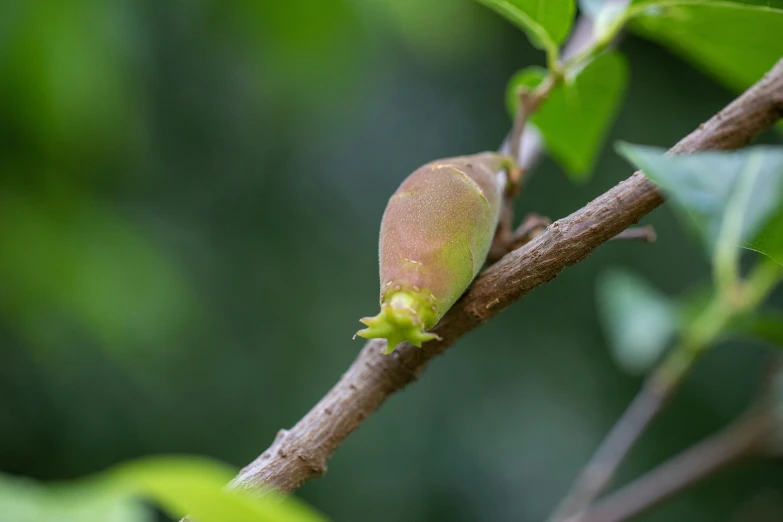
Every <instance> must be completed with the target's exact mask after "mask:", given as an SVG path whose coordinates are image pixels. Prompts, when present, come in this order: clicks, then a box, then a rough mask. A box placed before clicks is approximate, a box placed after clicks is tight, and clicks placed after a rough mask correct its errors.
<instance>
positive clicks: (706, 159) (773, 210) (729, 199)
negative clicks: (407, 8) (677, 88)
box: [618, 143, 783, 264]
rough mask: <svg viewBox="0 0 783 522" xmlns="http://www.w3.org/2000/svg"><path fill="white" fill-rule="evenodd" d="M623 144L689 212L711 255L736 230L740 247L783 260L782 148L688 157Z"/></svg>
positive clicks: (635, 161) (622, 149)
mask: <svg viewBox="0 0 783 522" xmlns="http://www.w3.org/2000/svg"><path fill="white" fill-rule="evenodd" d="M618 149H619V151H620V153H621V154H622V155H623V156H625V157H626V158H628V160H629V161H631V163H633V164H634V165H636V166H637V167H638V168H641V169H642V170H643V171H644V173H645V174H646V175H647V177H648V178H650V179H651V180H652V181H654V182H655V183H656V184H658V185H659V186H661V188H663V190H664V191H665V192H666V193H667V194H669V195H670V196H672V199H673V201H674V202H675V203H676V204H677V205H678V207H680V208H681V209H682V210H684V211H685V212H686V213H687V214H688V215H689V216H690V218H691V219H692V222H693V223H695V225H696V229H697V230H698V232H699V235H700V236H701V238H702V239H703V241H704V243H705V245H706V246H707V248H708V251H709V252H710V253H711V254H712V253H714V249H715V245H716V243H717V241H718V238H719V237H720V236H721V235H722V234H726V233H728V232H727V230H730V229H735V230H734V232H736V239H737V241H736V243H737V245H738V246H742V247H745V248H749V249H751V250H756V251H758V252H761V253H762V254H765V255H767V256H769V257H771V258H772V259H774V260H775V261H777V262H778V263H781V264H783V147H768V146H759V147H750V148H747V149H743V150H740V151H735V152H717V151H710V152H702V153H699V154H691V155H686V156H665V155H664V152H665V151H664V150H663V149H658V148H654V147H645V146H640V145H629V144H626V143H621V144H619V145H618Z"/></svg>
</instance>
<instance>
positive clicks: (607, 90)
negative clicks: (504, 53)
mask: <svg viewBox="0 0 783 522" xmlns="http://www.w3.org/2000/svg"><path fill="white" fill-rule="evenodd" d="M539 74H540V72H538V70H536V69H533V68H528V69H524V70H522V71H520V72H519V73H517V75H515V76H514V78H512V81H511V83H510V84H509V87H508V89H507V93H508V94H507V100H508V102H509V104H510V109H511V113H512V115H513V114H514V113H515V112H516V109H517V107H518V105H519V98H518V96H516V95H515V94H514V93H516V92H517V90H518V88H519V87H520V85H527V86H530V85H528V83H530V82H534V81H535V80H536V79H537V78H538V75H539ZM525 82H528V83H525ZM627 83H628V70H627V66H626V63H625V60H624V59H623V57H622V56H621V55H620V54H619V53H616V52H609V53H604V54H601V55H599V56H597V57H596V58H595V59H594V60H592V61H591V62H590V63H588V64H587V66H586V67H584V68H583V69H581V70H579V71H576V72H575V73H574V74H573V75H572V76H569V77H567V78H566V79H565V81H564V82H563V83H561V84H560V85H558V86H557V87H555V88H554V89H553V90H552V93H551V94H550V96H549V99H547V100H546V101H545V102H544V103H543V104H542V105H541V108H540V109H539V110H538V112H536V113H535V114H534V115H533V117H532V118H531V119H530V122H531V123H532V124H533V125H534V126H535V127H536V128H537V129H538V130H539V131H540V132H541V135H542V136H543V138H544V142H545V143H546V147H547V150H548V151H549V153H550V154H551V155H552V156H553V157H554V158H555V159H556V160H557V161H558V162H559V163H560V164H561V165H562V166H563V167H564V168H565V169H566V171H567V172H568V173H569V174H570V176H571V178H572V179H574V180H586V179H587V178H588V177H589V174H590V173H591V171H592V168H593V166H594V165H595V161H596V159H597V157H598V152H599V151H600V149H601V145H602V143H603V140H604V138H605V137H606V134H607V132H608V130H609V126H610V124H611V123H612V121H613V119H614V117H615V114H616V113H617V110H618V109H619V107H620V103H621V101H622V99H623V95H624V94H625V88H626V84H627Z"/></svg>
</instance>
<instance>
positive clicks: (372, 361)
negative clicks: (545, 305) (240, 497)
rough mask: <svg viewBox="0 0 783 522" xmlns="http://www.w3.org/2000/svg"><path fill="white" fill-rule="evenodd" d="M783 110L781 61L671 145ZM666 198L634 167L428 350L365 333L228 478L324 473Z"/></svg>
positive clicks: (486, 284) (742, 129) (685, 145)
mask: <svg viewBox="0 0 783 522" xmlns="http://www.w3.org/2000/svg"><path fill="white" fill-rule="evenodd" d="M781 116H783V60H781V61H780V62H778V64H777V65H776V66H775V67H774V68H773V70H772V71H770V72H769V73H767V75H765V77H764V78H763V79H761V80H760V81H759V82H758V83H757V84H756V85H754V86H753V87H751V88H750V89H749V90H748V91H746V92H745V93H744V94H742V95H741V96H740V97H739V98H737V99H736V100H735V101H734V102H732V103H731V104H729V105H728V106H727V107H726V108H724V109H723V110H722V111H720V112H719V113H718V114H716V115H715V116H714V117H712V118H711V119H710V120H709V121H707V122H706V123H704V124H702V125H700V126H699V128H698V129H696V130H695V131H693V132H692V133H691V134H689V135H688V136H687V137H685V138H684V139H683V140H681V141H680V142H679V143H678V144H677V145H675V146H674V147H673V148H672V149H671V152H672V153H674V154H687V153H692V152H697V151H701V150H707V149H736V148H739V147H742V146H744V145H747V144H748V143H749V142H750V141H751V140H752V139H753V138H754V137H755V136H757V135H758V134H759V133H761V132H763V131H764V130H766V129H768V128H769V127H770V126H772V125H773V124H774V123H775V122H776V121H778V120H779V119H780V118H781ZM661 203H663V199H662V197H661V195H660V194H659V193H658V191H657V189H656V187H655V185H653V184H652V183H651V182H650V181H648V180H647V179H646V178H645V177H644V175H642V173H641V172H636V173H635V174H634V175H632V176H631V177H630V178H628V179H627V180H625V181H623V182H621V183H620V184H618V185H617V186H615V187H614V188H612V189H611V190H609V191H608V192H606V193H605V194H603V195H601V196H599V197H598V198H596V199H595V200H593V201H592V202H590V203H588V204H587V205H586V206H585V207H584V208H582V209H580V210H578V211H576V212H574V213H573V214H571V215H570V216H568V217H566V218H564V219H561V220H559V221H556V222H555V223H553V224H552V225H551V226H549V227H548V228H547V229H546V230H545V231H544V232H543V233H542V234H540V235H538V236H537V237H535V238H534V239H533V240H532V241H530V242H529V243H527V244H526V245H525V246H523V247H522V248H520V249H518V250H515V251H513V252H511V253H510V254H508V255H507V256H505V257H504V258H503V259H501V260H500V261H498V262H497V263H496V264H494V265H493V266H491V267H490V268H488V269H487V270H486V271H484V272H483V273H481V274H480V275H479V276H478V278H477V279H476V281H474V283H473V285H472V286H471V287H470V289H469V290H468V292H466V294H465V295H464V296H463V297H462V299H460V301H459V302H457V304H456V305H455V306H454V307H453V308H452V309H451V310H450V311H449V312H448V313H447V314H446V316H445V317H444V318H443V319H442V320H441V322H440V323H439V324H438V326H437V327H436V328H435V332H436V333H437V334H438V335H439V336H440V337H441V340H439V341H432V342H429V343H426V344H425V345H424V346H423V347H422V348H421V349H418V348H415V347H413V346H410V345H408V344H403V345H401V346H400V347H398V348H397V350H395V352H394V353H393V354H391V355H388V356H384V355H382V354H381V352H382V351H383V348H384V344H385V342H384V341H382V340H371V341H368V342H367V343H365V346H364V348H363V349H362V350H361V352H360V353H359V355H358V357H357V358H356V360H355V361H354V362H353V364H351V366H350V367H349V368H348V370H347V371H346V372H345V373H344V374H343V376H342V377H341V378H340V380H339V381H338V382H337V384H336V385H335V386H334V387H333V388H332V389H331V390H330V391H329V392H328V393H327V394H326V395H325V396H324V397H323V398H322V399H321V400H320V401H319V402H318V404H316V405H315V406H314V407H313V409H311V410H310V411H309V412H308V413H307V414H306V415H305V416H304V417H303V418H302V419H301V420H300V421H299V422H298V423H297V424H296V425H295V426H294V427H293V428H292V429H291V430H290V431H286V430H282V431H280V433H279V434H278V436H277V438H276V439H275V441H274V443H273V444H272V445H271V446H270V447H269V449H267V450H266V451H265V452H264V453H263V454H262V455H261V456H259V457H258V458H257V459H256V460H255V461H253V462H252V463H251V464H249V465H248V466H247V467H245V468H244V469H243V470H242V471H241V472H240V474H239V475H238V476H237V477H236V478H235V479H234V481H233V482H232V484H231V486H232V487H233V488H236V489H249V490H253V489H256V488H259V487H261V486H264V485H266V486H270V485H271V486H274V487H276V488H279V489H280V490H283V491H289V492H290V491H294V490H296V489H297V488H298V487H299V486H301V485H302V484H304V483H305V482H307V481H308V480H310V479H312V478H315V477H319V476H321V475H322V474H323V473H324V472H325V471H326V462H327V460H328V459H329V458H330V457H331V456H332V454H333V453H334V452H335V451H336V450H337V448H338V447H339V446H340V444H342V442H343V441H344V440H345V439H346V437H348V435H350V434H351V433H352V432H353V431H354V430H355V429H356V428H358V427H359V426H360V425H361V424H362V422H364V420H365V419H366V418H367V417H368V416H369V415H371V414H372V413H373V412H374V411H376V410H377V409H378V408H379V407H380V406H381V404H383V403H384V402H385V401H386V399H387V398H389V396H390V395H392V394H393V393H395V392H397V391H399V390H401V389H403V388H404V387H405V386H407V385H408V384H410V383H411V382H413V381H415V380H416V378H417V377H418V376H419V375H420V374H421V372H422V371H423V370H424V369H425V367H426V365H427V363H429V361H430V360H432V359H433V358H434V357H435V356H437V355H439V354H440V353H443V352H444V351H445V350H446V349H447V348H448V347H450V346H451V345H453V344H454V343H455V342H456V341H457V339H459V338H460V337H461V336H463V335H464V334H466V333H467V332H469V331H471V330H473V329H474V328H476V327H477V326H479V325H481V324H483V323H484V322H486V321H488V320H489V319H491V318H492V317H493V316H494V315H495V314H497V313H498V312H500V311H501V310H502V309H504V308H505V307H507V306H508V305H510V304H511V303H513V302H514V301H516V300H517V299H519V298H520V297H522V296H523V295H525V294H527V293H528V292H530V291H531V290H533V289H534V288H536V287H538V286H540V285H542V284H544V283H546V282H547V281H550V280H552V279H554V278H555V277H556V276H557V275H558V274H559V273H560V272H561V271H563V270H564V269H565V268H567V267H569V266H571V265H573V264H576V263H578V262H580V261H582V260H584V259H585V258H586V257H588V256H589V255H590V254H591V253H592V252H593V250H595V249H596V248H597V247H598V246H600V245H601V244H603V243H605V242H606V241H608V240H609V239H611V238H613V237H614V236H616V235H617V234H619V233H620V232H622V231H623V230H625V229H626V228H628V227H629V226H631V225H633V224H634V223H636V222H637V221H638V220H639V219H640V218H642V217H643V216H645V215H646V214H648V213H649V212H651V211H652V210H653V209H655V208H656V207H658V206H659V205H660V204H661Z"/></svg>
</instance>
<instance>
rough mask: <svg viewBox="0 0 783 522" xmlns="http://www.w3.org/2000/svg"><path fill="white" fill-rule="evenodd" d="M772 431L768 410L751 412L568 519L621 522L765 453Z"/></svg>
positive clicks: (592, 521) (573, 521) (569, 520)
mask: <svg viewBox="0 0 783 522" xmlns="http://www.w3.org/2000/svg"><path fill="white" fill-rule="evenodd" d="M769 430H770V416H769V415H768V414H767V413H766V412H757V413H751V414H748V415H746V416H745V417H742V418H741V419H740V420H738V421H737V422H736V423H734V424H733V425H731V426H729V427H728V428H726V429H725V430H723V431H721V432H720V433H718V434H716V435H713V436H712V437H710V438H708V439H706V440H704V441H702V442H700V443H698V444H696V445H695V446H693V447H692V448H690V449H688V450H686V451H684V452H683V453H681V454H680V455H678V456H676V457H674V458H672V459H671V460H669V461H667V462H665V463H663V464H661V465H660V466H658V467H657V468H655V469H654V470H652V471H650V472H649V473H647V474H646V475H644V476H643V477H641V478H640V479H638V480H636V481H634V482H632V483H631V484H629V485H628V486H626V487H624V488H622V489H620V490H619V491H617V492H616V493H614V494H612V495H610V496H609V497H607V498H606V499H604V500H602V501H600V502H599V503H598V504H596V505H595V506H594V507H591V508H589V509H588V510H587V511H584V512H582V513H580V514H578V515H574V516H572V517H570V518H568V519H566V520H565V522H621V521H623V520H627V519H629V518H631V517H633V516H636V515H639V514H641V513H644V512H646V511H647V510H649V509H650V508H652V507H654V506H656V505H658V504H660V503H661V502H663V501H665V500H667V499H669V498H671V497H672V496H674V495H676V494H677V493H680V492H682V491H683V490H685V489H686V488H688V487H690V486H692V485H694V484H696V483H697V482H699V481H701V480H702V479H704V478H705V477H708V476H710V475H712V474H714V473H716V472H717V471H720V470H722V469H724V468H726V467H728V466H730V465H732V464H736V463H737V462H739V461H741V460H743V459H745V458H748V457H751V456H757V455H762V454H763V445H764V442H765V440H766V437H767V434H768V433H769Z"/></svg>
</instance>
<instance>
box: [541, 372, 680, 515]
mask: <svg viewBox="0 0 783 522" xmlns="http://www.w3.org/2000/svg"><path fill="white" fill-rule="evenodd" d="M667 373H668V370H667V369H665V366H661V367H659V368H658V369H657V371H656V372H655V373H653V374H652V375H651V376H650V377H648V378H647V380H645V382H644V385H643V386H642V389H641V390H640V391H639V393H638V394H637V395H636V397H634V399H633V401H632V402H631V404H630V405H628V407H627V408H626V410H625V412H624V413H623V414H622V416H620V418H619V419H618V420H617V422H616V423H615V424H614V426H613V427H612V429H611V430H610V431H609V434H608V435H607V436H606V437H605V438H604V440H603V442H601V445H600V446H599V447H598V449H597V450H596V452H595V453H594V454H593V456H592V457H591V458H590V461H589V462H588V463H587V465H586V466H585V467H584V469H583V470H582V472H581V473H580V474H579V477H578V478H577V480H576V482H575V483H574V485H573V486H572V488H571V490H570V492H569V493H568V495H567V496H566V498H565V499H564V500H563V501H562V502H561V503H560V505H559V506H558V508H557V510H555V512H554V514H553V515H552V516H551V517H550V518H549V520H551V521H554V522H558V521H561V520H566V519H569V517H571V516H572V515H574V514H575V513H579V512H581V511H583V510H584V509H586V508H587V506H589V505H590V504H591V503H592V502H593V500H595V499H596V498H597V497H598V495H600V494H601V493H602V492H603V491H604V490H605V489H606V488H607V487H608V486H609V485H610V484H611V482H612V479H613V478H614V476H615V474H616V473H617V469H618V468H619V467H620V464H621V463H622V461H623V460H624V459H625V457H626V455H627V454H628V452H629V451H630V449H631V448H632V447H633V446H634V444H635V443H636V441H637V440H639V437H641V435H642V433H644V431H645V430H646V429H647V426H649V425H650V422H651V421H652V420H653V419H654V418H655V416H656V415H657V414H658V412H660V411H661V409H662V408H663V406H664V405H665V404H666V402H667V401H668V399H669V398H670V397H671V396H672V395H673V394H674V392H675V390H676V389H677V388H678V387H679V383H680V382H681V379H677V380H673V379H671V378H669V377H668V376H667V377H666V378H664V375H665V374H667Z"/></svg>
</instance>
